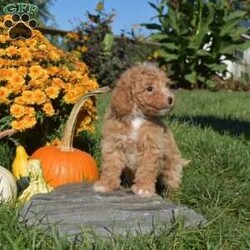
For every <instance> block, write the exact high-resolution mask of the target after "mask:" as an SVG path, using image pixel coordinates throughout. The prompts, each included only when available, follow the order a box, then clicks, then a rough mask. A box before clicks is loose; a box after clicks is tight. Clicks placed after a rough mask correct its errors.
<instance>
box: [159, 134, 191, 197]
mask: <svg viewBox="0 0 250 250" xmlns="http://www.w3.org/2000/svg"><path fill="white" fill-rule="evenodd" d="M166 149H167V150H166V154H165V159H164V161H163V166H162V170H161V181H163V183H164V186H165V187H166V195H167V196H171V195H172V194H175V193H176V192H177V191H178V190H179V188H180V185H181V178H182V171H183V167H184V166H185V165H187V164H188V163H189V161H188V160H185V159H183V158H182V157H181V154H180V151H179V149H178V146H177V144H176V142H175V140H174V137H173V135H172V133H171V131H170V130H168V131H167V132H166Z"/></svg>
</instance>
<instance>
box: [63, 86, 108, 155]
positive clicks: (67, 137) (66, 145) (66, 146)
mask: <svg viewBox="0 0 250 250" xmlns="http://www.w3.org/2000/svg"><path fill="white" fill-rule="evenodd" d="M108 91H109V87H102V88H99V89H95V90H93V91H91V92H88V93H86V94H84V95H83V96H82V97H81V98H80V99H79V100H78V101H77V102H76V103H75V105H74V107H73V109H72V110H71V112H70V115H69V118H68V120H67V122H66V126H65V129H64V133H63V138H62V144H61V146H60V149H61V150H64V151H69V150H71V149H72V145H73V138H74V132H75V126H76V121H77V119H76V118H77V115H78V113H79V111H80V110H81V107H82V105H83V104H84V103H85V101H86V100H87V99H88V98H90V97H91V96H96V95H98V94H102V93H107V92H108Z"/></svg>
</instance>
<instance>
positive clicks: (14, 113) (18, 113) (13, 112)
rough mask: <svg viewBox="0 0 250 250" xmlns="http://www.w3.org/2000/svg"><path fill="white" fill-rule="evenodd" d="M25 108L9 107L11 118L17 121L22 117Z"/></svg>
mask: <svg viewBox="0 0 250 250" xmlns="http://www.w3.org/2000/svg"><path fill="white" fill-rule="evenodd" d="M24 111H25V107H24V106H23V105H20V104H15V103H14V104H13V105H11V107H10V113H11V115H12V116H13V117H15V118H17V119H19V118H21V117H22V116H23V115H24Z"/></svg>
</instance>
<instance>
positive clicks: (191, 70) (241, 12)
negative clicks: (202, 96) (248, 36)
mask: <svg viewBox="0 0 250 250" xmlns="http://www.w3.org/2000/svg"><path fill="white" fill-rule="evenodd" d="M239 3H240V5H239ZM149 4H150V6H151V7H152V8H154V9H155V10H156V12H157V15H156V17H157V20H158V22H156V23H148V24H144V26H146V27H147V28H148V29H150V30H153V31H155V33H154V34H153V35H152V39H153V40H155V41H157V42H159V43H160V44H161V48H160V49H159V50H157V51H156V52H155V54H154V56H155V58H156V59H157V61H158V62H159V64H160V65H161V66H163V65H164V66H166V65H167V67H168V71H169V75H170V77H171V78H172V79H173V80H174V82H175V84H176V86H177V87H185V88H195V87H208V86H209V87H213V86H214V85H215V84H216V82H215V80H214V77H215V76H216V77H221V76H223V75H224V74H225V73H226V72H227V65H226V64H225V60H236V58H235V57H234V52H235V50H240V51H244V50H245V49H247V48H250V42H249V41H244V40H242V39H241V35H242V33H245V32H246V31H247V27H244V26H242V25H241V22H242V21H244V20H248V15H249V6H248V5H247V2H246V1H235V0H231V1H228V0H218V1H215V0H213V1H203V0H182V1H181V0H160V1H159V3H158V4H154V3H152V2H150V3H149Z"/></svg>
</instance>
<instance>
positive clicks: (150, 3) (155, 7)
mask: <svg viewBox="0 0 250 250" xmlns="http://www.w3.org/2000/svg"><path fill="white" fill-rule="evenodd" d="M148 4H149V5H150V6H151V7H152V8H153V9H155V10H156V11H157V12H158V11H159V8H158V6H157V5H156V4H154V3H152V2H148Z"/></svg>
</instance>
